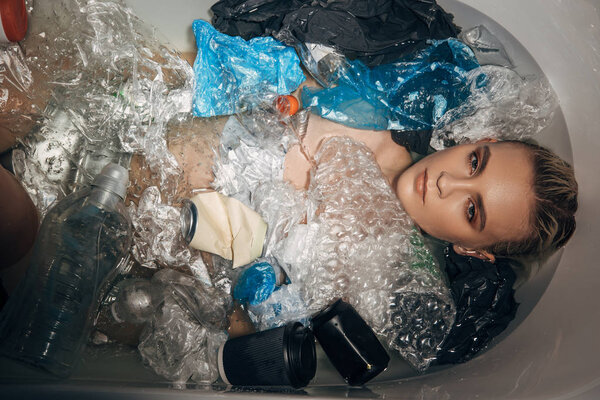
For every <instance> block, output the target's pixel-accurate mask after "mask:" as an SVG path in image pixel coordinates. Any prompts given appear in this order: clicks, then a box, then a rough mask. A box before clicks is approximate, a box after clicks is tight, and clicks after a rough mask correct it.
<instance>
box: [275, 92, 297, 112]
mask: <svg viewBox="0 0 600 400" xmlns="http://www.w3.org/2000/svg"><path fill="white" fill-rule="evenodd" d="M275 106H276V107H277V110H279V112H280V113H282V114H285V115H289V116H290V117H291V116H292V115H294V114H296V113H297V112H298V108H299V107H300V105H299V104H298V100H297V99H296V98H295V97H294V96H290V95H283V96H279V97H277V99H276V100H275Z"/></svg>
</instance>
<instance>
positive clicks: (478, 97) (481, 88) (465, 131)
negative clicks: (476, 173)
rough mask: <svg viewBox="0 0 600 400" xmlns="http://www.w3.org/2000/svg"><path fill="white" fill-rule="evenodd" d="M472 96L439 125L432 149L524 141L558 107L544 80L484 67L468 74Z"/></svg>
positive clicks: (501, 68)
mask: <svg viewBox="0 0 600 400" xmlns="http://www.w3.org/2000/svg"><path fill="white" fill-rule="evenodd" d="M468 74H469V75H468V80H469V81H470V82H471V88H470V91H471V93H470V95H469V96H468V97H467V99H466V100H465V101H464V102H463V103H462V104H461V105H460V106H459V107H457V108H454V109H452V110H449V111H448V112H447V113H445V114H444V115H443V117H442V118H441V119H440V120H439V121H438V122H437V124H436V127H435V129H434V132H433V135H432V140H431V146H432V147H433V148H435V149H436V150H441V149H443V148H445V147H447V146H450V145H453V144H461V143H472V142H476V141H477V140H479V139H483V138H496V139H500V140H508V139H510V140H523V139H526V138H530V137H532V136H534V135H535V134H536V133H538V132H540V131H541V130H542V129H543V128H545V127H546V126H548V125H549V123H550V122H551V121H552V118H553V116H554V111H555V110H556V108H557V106H558V99H557V97H556V94H555V93H554V91H553V90H552V88H551V87H550V84H549V83H548V82H547V80H546V79H545V78H538V77H532V76H529V77H525V78H522V77H521V76H519V75H518V74H517V73H516V72H515V71H513V70H510V69H507V68H503V67H500V66H495V65H485V66H482V67H480V68H477V69H474V70H472V71H470V72H469V73H468Z"/></svg>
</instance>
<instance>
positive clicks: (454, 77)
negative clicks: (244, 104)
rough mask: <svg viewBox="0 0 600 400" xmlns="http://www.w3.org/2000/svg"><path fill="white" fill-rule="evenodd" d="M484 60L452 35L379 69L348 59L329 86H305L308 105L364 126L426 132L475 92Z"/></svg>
mask: <svg viewBox="0 0 600 400" xmlns="http://www.w3.org/2000/svg"><path fill="white" fill-rule="evenodd" d="M478 67H479V63H478V62H477V59H476V58H475V55H474V54H473V52H472V51H471V49H470V48H469V47H468V46H466V45H465V44H464V43H462V42H460V41H458V40H454V39H448V40H443V41H434V42H432V45H431V46H430V47H428V48H427V49H425V50H422V51H420V52H418V53H416V54H414V55H412V56H410V57H408V58H404V59H402V60H401V61H398V62H394V63H391V64H384V65H380V66H377V67H374V68H369V67H367V66H365V65H364V64H363V63H362V62H360V61H358V60H355V61H350V60H346V62H345V66H344V67H341V68H339V69H338V71H337V74H335V75H334V77H333V79H332V81H331V82H328V83H329V84H330V86H329V87H328V88H325V89H318V88H311V87H305V88H304V89H303V90H302V104H303V105H304V107H309V106H310V107H311V108H312V111H313V112H314V113H317V114H319V115H321V116H322V117H324V118H327V119H330V120H332V121H336V122H339V123H342V124H344V125H347V126H352V127H355V128H361V129H376V130H385V129H395V130H401V131H407V130H415V131H423V130H425V131H426V130H430V129H432V128H433V126H434V125H435V123H436V122H437V121H438V120H439V119H440V118H441V117H442V116H443V115H444V113H445V112H446V111H448V110H450V109H453V108H455V107H457V106H459V105H460V104H461V103H462V102H463V101H465V100H466V98H467V97H468V96H469V94H470V86H471V82H470V79H469V77H470V75H469V71H471V70H473V69H475V68H478Z"/></svg>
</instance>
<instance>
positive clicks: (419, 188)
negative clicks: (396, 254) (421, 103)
mask: <svg viewBox="0 0 600 400" xmlns="http://www.w3.org/2000/svg"><path fill="white" fill-rule="evenodd" d="M532 179H533V171H532V165H531V161H530V157H529V156H528V154H527V149H526V148H524V147H523V146H519V145H517V144H514V143H502V142H498V143H493V142H478V143H475V144H466V145H460V146H455V147H452V148H449V149H446V150H443V151H438V152H437V153H435V154H432V155H430V156H428V157H425V158H423V159H422V160H421V161H419V162H417V163H415V164H413V165H412V166H411V167H410V168H408V169H407V170H406V171H405V172H404V173H403V174H402V175H401V176H400V178H399V179H398V181H397V185H396V194H397V196H398V198H399V199H400V202H401V203H402V205H403V207H404V209H405V210H406V212H407V213H408V214H409V215H410V216H411V218H412V219H413V220H414V222H415V223H416V224H417V225H418V226H419V227H420V228H421V229H423V230H424V231H425V232H427V233H428V234H430V235H432V236H434V237H437V238H439V239H442V240H446V241H448V242H450V243H454V244H456V245H460V246H463V247H464V248H466V249H469V250H478V249H483V248H486V247H488V246H490V245H492V244H494V243H497V242H501V241H512V240H520V239H522V238H524V237H526V235H527V234H528V232H529V228H528V227H529V218H530V217H529V216H530V215H531V209H532V206H533V204H534V203H533V191H532Z"/></svg>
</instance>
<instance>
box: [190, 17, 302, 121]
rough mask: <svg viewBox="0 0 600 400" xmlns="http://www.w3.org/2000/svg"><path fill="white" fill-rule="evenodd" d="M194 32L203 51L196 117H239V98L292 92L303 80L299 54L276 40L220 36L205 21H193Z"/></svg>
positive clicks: (196, 66)
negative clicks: (237, 107)
mask: <svg viewBox="0 0 600 400" xmlns="http://www.w3.org/2000/svg"><path fill="white" fill-rule="evenodd" d="M192 28H193V31H194V35H195V36H196V45H197V47H198V54H197V55H196V60H195V62H194V74H195V77H196V86H195V88H194V100H193V113H194V115H195V116H197V117H211V116H215V115H229V114H234V113H235V112H236V111H237V109H236V104H237V102H238V99H239V98H240V97H244V96H247V95H252V94H260V93H264V92H274V93H278V94H289V93H291V92H293V91H294V90H296V89H297V88H298V86H300V84H301V83H302V82H304V79H305V77H304V74H303V73H302V69H301V68H300V59H299V58H298V56H297V55H296V52H295V50H294V49H293V48H291V47H287V46H285V45H283V44H281V43H280V42H278V41H276V40H275V39H273V38H270V37H260V38H255V39H252V40H250V41H246V40H244V39H242V38H241V37H233V36H228V35H225V34H223V33H220V32H218V31H217V30H215V29H214V28H213V27H212V25H210V24H209V23H208V22H206V21H202V20H196V21H194V23H193V25H192Z"/></svg>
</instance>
